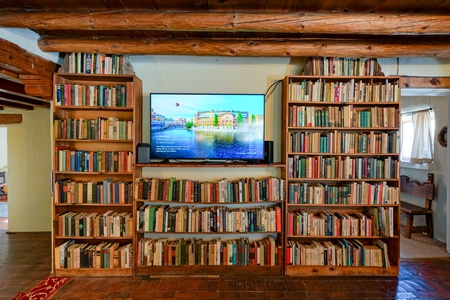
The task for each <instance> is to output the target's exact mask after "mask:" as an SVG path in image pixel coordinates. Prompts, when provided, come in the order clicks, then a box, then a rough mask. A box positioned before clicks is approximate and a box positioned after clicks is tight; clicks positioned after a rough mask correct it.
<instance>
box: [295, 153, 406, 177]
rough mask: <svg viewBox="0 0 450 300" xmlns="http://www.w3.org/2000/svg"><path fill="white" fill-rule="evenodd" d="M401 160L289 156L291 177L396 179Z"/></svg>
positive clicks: (388, 158)
mask: <svg viewBox="0 0 450 300" xmlns="http://www.w3.org/2000/svg"><path fill="white" fill-rule="evenodd" d="M398 174H399V162H398V160H396V159H393V158H392V157H386V158H377V157H349V156H346V157H342V156H337V157H324V156H318V155H316V156H310V157H304V156H300V155H297V154H296V155H293V156H289V157H288V175H289V178H317V179H318V178H328V179H394V178H398Z"/></svg>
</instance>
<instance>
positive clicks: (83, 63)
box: [67, 52, 123, 74]
mask: <svg viewBox="0 0 450 300" xmlns="http://www.w3.org/2000/svg"><path fill="white" fill-rule="evenodd" d="M67 56H68V70H67V71H68V72H69V73H84V74H123V71H122V63H123V55H119V54H102V53H94V52H92V53H83V52H72V53H69V54H68V55H67Z"/></svg>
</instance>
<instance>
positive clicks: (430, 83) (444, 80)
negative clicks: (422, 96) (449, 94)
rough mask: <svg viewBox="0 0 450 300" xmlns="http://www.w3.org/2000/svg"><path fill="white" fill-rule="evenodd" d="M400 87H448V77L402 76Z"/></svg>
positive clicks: (449, 84)
mask: <svg viewBox="0 0 450 300" xmlns="http://www.w3.org/2000/svg"><path fill="white" fill-rule="evenodd" d="M400 87H401V88H402V89H403V88H421V89H424V88H425V89H436V88H440V89H450V77H417V76H402V78H401V80H400Z"/></svg>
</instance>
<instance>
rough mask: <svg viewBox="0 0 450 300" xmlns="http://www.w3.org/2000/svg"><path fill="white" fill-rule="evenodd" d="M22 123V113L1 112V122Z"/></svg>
mask: <svg viewBox="0 0 450 300" xmlns="http://www.w3.org/2000/svg"><path fill="white" fill-rule="evenodd" d="M20 123H22V115H21V114H0V124H20Z"/></svg>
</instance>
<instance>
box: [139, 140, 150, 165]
mask: <svg viewBox="0 0 450 300" xmlns="http://www.w3.org/2000/svg"><path fill="white" fill-rule="evenodd" d="M136 148H137V149H136V153H137V155H136V163H138V164H148V163H149V162H150V144H146V143H139V144H137V146H136Z"/></svg>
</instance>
